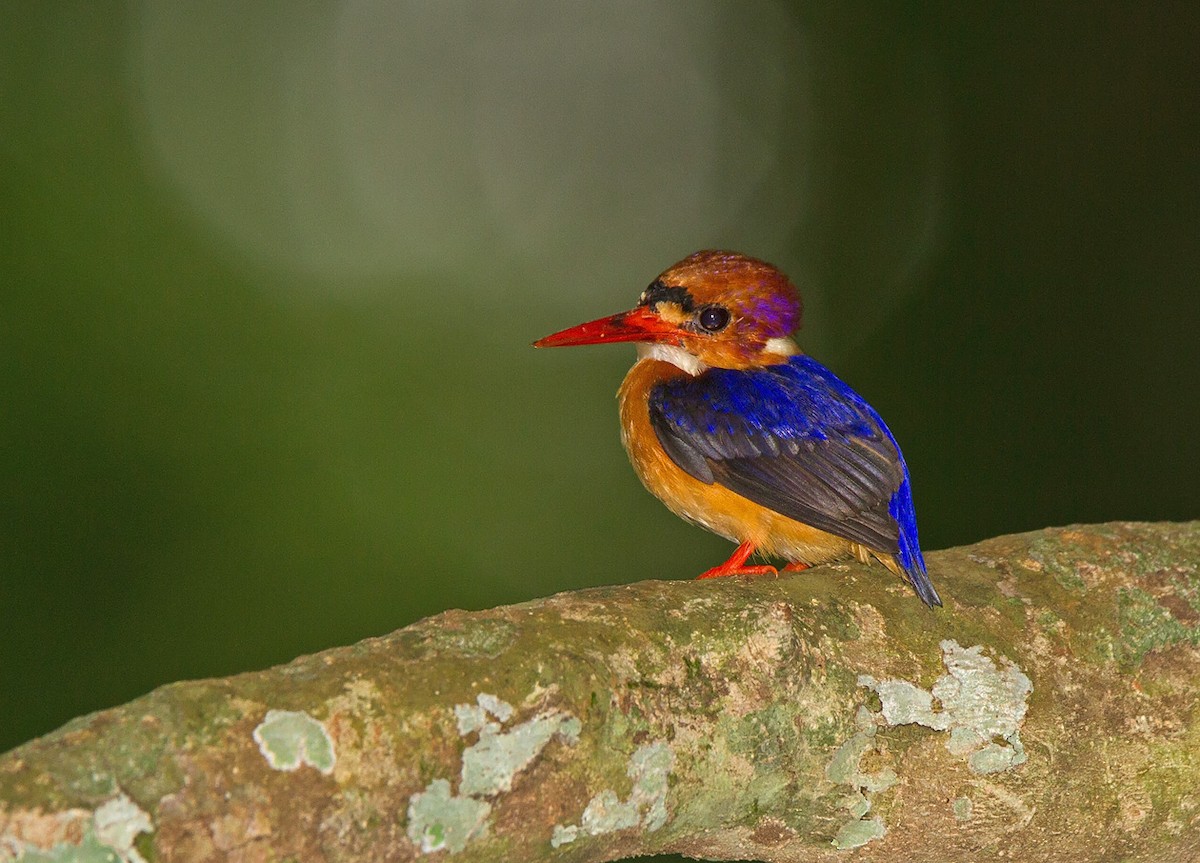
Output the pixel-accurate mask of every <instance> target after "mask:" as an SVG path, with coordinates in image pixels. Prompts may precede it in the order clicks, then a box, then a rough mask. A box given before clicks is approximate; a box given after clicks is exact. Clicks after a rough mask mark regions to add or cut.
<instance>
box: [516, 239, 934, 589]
mask: <svg viewBox="0 0 1200 863" xmlns="http://www.w3.org/2000/svg"><path fill="white" fill-rule="evenodd" d="M801 316H802V307H801V301H800V294H799V292H797V290H796V288H795V286H794V285H793V284H792V283H791V281H790V280H789V279H788V277H787V276H785V275H784V274H783V273H782V272H780V270H778V269H777V268H776V267H774V266H772V265H771V264H768V263H766V262H765V261H761V260H758V259H756V258H751V257H748V256H746V255H741V254H737V253H735V252H726V251H714V250H708V251H700V252H696V253H695V254H693V255H690V256H688V257H686V258H684V259H683V260H682V261H680V262H679V263H677V264H675V265H674V266H672V267H670V268H669V269H668V270H666V271H665V272H663V273H662V274H661V275H660V276H659V277H658V278H656V279H655V280H654V281H652V282H651V283H650V286H649V287H647V288H646V290H645V291H643V292H642V295H641V297H640V299H639V300H638V303H637V305H636V306H635V307H634V308H632V309H630V310H629V311H626V312H618V313H617V314H615V315H610V316H609V317H606V318H600V319H598V320H594V321H590V322H588V323H584V324H579V325H578V326H574V327H570V328H569V329H565V330H562V331H561V332H557V333H554V334H552V335H549V336H546V337H545V338H543V339H539V340H538V341H536V342H534V347H539V348H548V347H565V346H568V345H592V344H601V343H607V342H636V347H637V357H638V358H637V362H635V363H634V366H633V368H632V369H631V370H630V371H629V374H628V375H626V377H625V380H624V382H623V383H622V384H621V388H620V390H619V391H618V393H617V398H618V401H619V406H620V416H621V442H622V443H623V444H624V445H625V450H626V452H628V454H629V459H630V461H631V462H632V463H633V468H634V470H635V471H636V473H637V475H638V477H639V478H640V479H641V481H642V483H643V484H644V485H645V486H646V488H647V489H648V490H649V491H650V492H651V493H652V494H653V495H654V496H655V497H657V498H658V499H659V500H661V501H662V502H663V503H664V504H666V505H667V508H668V509H670V510H671V511H672V512H674V513H675V514H676V515H678V516H680V517H682V518H684V519H686V520H687V521H689V522H692V523H694V524H697V525H699V526H701V527H704V528H706V529H708V530H710V531H712V532H713V533H716V534H718V535H719V536H723V537H725V538H726V539H728V540H730V541H732V542H735V543H737V544H738V545H737V548H736V549H735V550H734V552H733V554H732V555H731V556H730V557H729V559H728V560H727V561H725V562H724V563H722V564H720V565H719V566H715V567H713V568H712V569H709V570H708V571H706V572H704V573H701V575H700V576H699V578H716V577H720V576H732V575H763V574H775V573H777V570H776V568H775V567H774V566H769V565H748V564H747V561H748V560H749V559H750V557H751V555H753V554H755V553H758V554H761V555H765V556H768V557H775V558H781V559H783V560H786V561H788V563H787V565H786V566H785V571H786V570H791V571H798V570H804V569H807V568H808V567H809V566H812V565H815V564H819V563H824V562H826V561H831V560H836V559H838V558H845V557H851V556H853V557H855V558H857V559H858V560H859V561H861V562H862V563H869V562H870V561H871V560H877V561H879V562H880V563H882V564H883V565H884V566H885V567H887V568H888V569H889V570H891V571H892V572H893V573H895V574H896V575H898V576H900V577H901V578H902V579H904V580H905V581H907V582H908V584H909V585H911V586H912V588H913V590H914V591H915V592H916V594H917V596H918V597H920V598H921V600H922V601H923V602H924V603H925V604H926V605H928V606H930V607H933V606H935V605H941V604H942V600H941V598H940V597H939V596H938V593H937V590H935V589H934V586H933V582H932V581H930V579H929V575H928V573H927V572H926V569H925V559H924V558H923V557H922V555H921V547H920V544H919V542H918V540H917V519H916V512H915V510H914V508H913V500H912V488H911V484H910V482H909V475H908V468H907V466H906V465H905V463H904V457H903V456H902V455H901V453H900V447H899V446H898V445H897V443H896V439H895V438H894V437H893V436H892V433H891V432H890V431H889V430H888V427H887V426H886V425H885V424H884V422H883V420H882V419H881V418H880V416H879V414H878V413H876V411H875V409H874V408H872V407H871V406H870V405H869V404H867V402H866V400H864V399H863V397H862V396H860V395H859V394H858V393H857V392H855V391H854V390H853V389H851V388H850V387H849V386H848V385H847V384H846V383H844V382H843V381H842V380H841V379H840V378H838V377H837V376H835V375H834V374H833V372H831V371H830V370H829V369H827V368H826V367H825V366H823V365H821V364H820V363H819V362H817V361H816V360H814V359H812V358H811V357H809V356H807V355H806V354H804V353H802V352H801V350H800V348H799V347H798V346H797V345H796V342H795V340H794V338H793V333H795V331H796V330H797V329H799V327H800V322H801Z"/></svg>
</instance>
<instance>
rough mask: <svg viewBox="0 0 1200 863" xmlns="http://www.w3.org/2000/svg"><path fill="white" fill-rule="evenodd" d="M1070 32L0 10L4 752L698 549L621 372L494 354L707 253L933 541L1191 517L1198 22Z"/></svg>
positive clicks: (81, 7) (973, 16)
mask: <svg viewBox="0 0 1200 863" xmlns="http://www.w3.org/2000/svg"><path fill="white" fill-rule="evenodd" d="M1078 8H1081V7H1078ZM1078 8H1076V9H1073V10H1068V9H1067V8H1065V7H1064V8H1058V7H1055V6H1042V5H1034V4H1031V5H1029V6H1026V7H1025V11H1024V12H1022V11H1021V10H1020V9H1019V8H1009V7H1006V11H1005V12H1004V13H1003V14H1001V13H999V12H989V11H985V6H984V5H983V4H958V3H932V4H920V5H915V4H914V5H907V4H896V3H876V4H861V3H859V4H856V3H850V4H845V3H840V2H839V3H821V4H808V3H790V4H788V3H782V4H781V3H763V2H746V3H727V2H709V0H696V2H676V3H661V4H658V3H654V4H652V3H637V2H629V3H617V4H604V3H601V4H586V5H585V4H561V3H553V2H543V3H536V2H515V3H505V4H486V5H485V4H478V3H408V2H379V0H340V2H310V3H300V4H296V3H283V2H262V3H244V2H232V0H224V2H211V3H204V4H179V3H173V2H167V0H146V2H140V3H139V2H128V3H119V2H103V0H87V2H76V3H61V2H36V3H5V4H3V5H2V6H0V157H2V158H0V204H2V208H0V291H2V293H0V296H2V297H3V300H2V303H3V305H2V314H0V382H2V387H3V389H2V392H3V399H4V407H3V412H2V418H0V447H2V449H0V482H2V484H0V490H2V500H3V508H4V512H3V518H2V519H0V750H3V749H6V748H8V747H10V746H13V745H16V744H17V743H19V742H21V741H23V740H25V739H28V738H30V737H32V736H35V735H38V734H41V733H44V732H46V731H49V730H50V729H52V728H54V727H56V726H57V725H59V724H60V723H62V722H64V721H65V720H67V719H69V718H70V717H72V716H74V715H76V714H79V713H82V712H85V711H90V710H94V709H97V708H101V707H106V706H109V705H112V704H116V703H119V702H122V701H125V700H127V699H129V698H132V697H134V696H136V695H139V694H141V693H143V692H146V691H147V690H149V689H151V688H152V687H154V686H156V685H158V684H161V683H164V682H167V681H170V680H175V679H179V678H189V677H199V676H208V675H223V674H228V673H231V672H236V671H240V670H246V669H256V668H261V667H264V666H268V665H271V664H273V663H278V662H283V661H286V660H288V659H290V658H292V657H294V656H296V655H298V654H301V653H305V652H311V651H316V650H320V649H322V648H326V647H330V646H333V645H339V644H345V643H349V642H353V641H355V640H357V639H360V638H363V637H365V636H369V635H375V634H380V633H384V632H388V631H390V630H392V629H395V628H397V627H400V626H403V625H405V624H408V623H411V622H412V621H414V620H416V619H418V618H420V617H423V616H425V615H429V614H433V613H435V612H438V611H440V610H443V609H446V608H451V607H461V608H485V607H488V606H492V605H495V604H498V603H508V602H515V601H519V600H524V599H529V598H532V597H537V596H541V595H544V594H547V593H551V592H554V591H559V590H565V589H570V588H579V587H586V586H589V585H598V584H605V583H611V582H618V581H628V580H635V579H642V578H649V577H662V578H687V577H691V576H693V575H695V574H696V573H697V572H699V571H701V570H702V569H704V568H706V567H708V566H711V565H713V564H714V563H716V562H718V561H719V560H721V559H723V555H724V554H726V553H727V551H728V544H727V543H725V542H723V541H722V540H720V539H717V538H715V537H711V536H709V535H708V534H706V533H704V532H702V531H700V530H698V529H696V528H693V527H690V526H688V525H685V524H684V523H682V522H681V521H679V520H678V519H676V518H675V517H674V516H672V515H671V514H670V513H668V512H667V511H666V510H665V509H664V508H662V507H661V506H660V505H659V504H658V503H657V502H656V501H654V500H653V499H652V498H651V497H650V496H649V495H648V494H646V493H645V492H644V491H643V490H642V488H641V486H640V485H639V484H638V482H637V480H636V479H635V478H634V476H633V474H632V472H631V470H630V469H629V467H628V465H627V463H626V460H625V456H624V453H623V452H622V450H621V447H620V444H619V441H618V435H617V425H616V405H615V403H614V400H613V393H614V392H615V390H616V387H617V385H618V382H619V381H620V378H621V376H622V374H623V373H624V370H625V369H626V368H627V367H628V365H629V364H630V362H631V361H632V356H633V351H632V349H631V348H629V347H628V346H622V347H614V348H607V349H605V348H588V349H578V350H574V351H561V352H549V351H546V352H536V351H534V350H532V349H531V348H530V347H529V343H530V341H531V340H533V339H534V338H536V337H538V336H541V335H544V334H546V333H548V332H550V331H552V330H555V329H559V328H561V327H564V326H566V325H568V324H572V323H576V322H579V321H581V320H584V319H586V318H590V317H595V316H598V315H601V314H606V313H609V312H612V311H616V310H618V309H620V308H625V307H627V306H628V305H629V304H631V303H632V302H633V301H634V299H635V298H636V296H637V294H638V292H639V291H640V290H641V289H642V288H643V287H644V286H645V285H646V284H647V283H648V282H649V281H650V280H651V279H652V278H653V277H654V276H655V275H656V274H657V273H658V272H659V271H660V270H662V269H663V268H665V267H666V266H667V265H669V264H671V263H672V262H674V261H675V260H676V259H678V258H680V257H682V256H684V255H685V254H687V253H689V252H691V251H693V250H694V249H697V248H702V247H713V246H718V247H731V248H736V249H739V250H742V251H745V252H748V253H751V254H755V255H758V256H760V257H765V258H767V259H769V260H772V261H774V262H776V263H778V264H779V265H781V266H782V267H784V268H785V269H786V270H787V271H788V272H789V273H791V274H792V275H793V277H794V278H795V280H796V281H797V283H798V284H799V285H800V287H801V290H802V291H803V293H804V295H805V299H806V303H807V320H806V324H805V328H804V330H803V331H802V333H801V342H802V344H803V345H804V346H805V347H806V349H808V350H809V351H810V352H811V353H813V354H815V355H816V356H818V357H819V358H821V359H822V360H824V361H825V362H827V363H828V364H830V365H831V366H832V367H833V368H834V369H835V370H836V371H837V372H838V373H840V374H841V375H842V376H843V377H845V378H846V379H848V380H849V381H850V382H851V383H852V384H854V385H855V386H856V387H857V388H858V389H859V390H860V391H861V392H863V393H864V394H865V395H866V396H867V397H868V398H869V399H870V400H871V401H872V402H873V403H874V404H875V406H876V407H877V408H878V409H879V410H880V412H881V413H882V414H883V415H884V416H885V417H886V418H887V420H888V422H889V423H890V425H891V426H892V429H893V431H894V432H895V433H896V435H897V437H898V438H899V439H900V441H901V442H902V443H903V445H904V449H905V453H906V455H907V457H908V461H909V465H910V467H911V469H912V473H913V475H914V477H915V494H916V501H917V507H918V512H919V514H920V523H921V530H922V537H923V540H924V544H925V546H926V548H940V547H945V546H948V545H953V544H959V543H967V542H972V541H975V540H978V539H981V538H983V537H986V536H989V535H994V534H998V533H1004V532H1010V531H1021V530H1029V529H1033V528H1038V527H1043V526H1046V525H1052V524H1063V523H1069V522H1091V521H1101V520H1108V519H1185V518H1192V517H1196V516H1198V515H1200V469H1198V468H1197V464H1198V462H1200V447H1198V444H1197V438H1198V436H1197V425H1198V423H1200V400H1198V399H1197V375H1198V373H1200V347H1198V346H1197V335H1196V334H1197V332H1198V327H1200V299H1198V298H1197V274H1198V273H1200V122H1198V120H1200V98H1198V97H1197V82H1198V81H1200V61H1198V59H1197V58H1198V55H1200V52H1198V51H1197V47H1196V46H1197V45H1200V6H1197V5H1196V4H1175V5H1172V4H1145V5H1144V6H1140V7H1136V8H1134V7H1133V5H1132V4H1129V8H1125V6H1124V5H1118V4H1105V3H1102V4H1096V5H1092V6H1090V7H1089V11H1087V12H1086V13H1083V12H1080V11H1078Z"/></svg>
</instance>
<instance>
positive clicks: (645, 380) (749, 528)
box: [617, 359, 867, 564]
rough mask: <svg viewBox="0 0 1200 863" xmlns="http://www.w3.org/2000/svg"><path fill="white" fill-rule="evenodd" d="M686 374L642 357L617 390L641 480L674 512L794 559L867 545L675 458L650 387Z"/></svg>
mask: <svg viewBox="0 0 1200 863" xmlns="http://www.w3.org/2000/svg"><path fill="white" fill-rule="evenodd" d="M683 374H686V372H683V371H681V370H680V369H678V368H676V367H675V366H674V365H672V364H671V363H667V362H663V361H661V360H654V359H640V360H638V361H637V363H636V364H634V367H633V368H632V369H630V371H629V374H628V375H626V376H625V380H624V382H623V383H622V384H621V389H620V391H619V392H618V393H617V397H618V399H619V401H620V410H621V442H622V443H624V444H625V450H626V451H627V452H628V453H629V460H630V461H631V462H633V469H634V470H635V471H636V472H637V475H638V477H639V478H640V479H641V481H642V484H643V485H645V486H646V488H647V489H649V490H650V493H651V494H653V495H654V496H655V497H657V498H658V499H659V500H661V501H662V502H663V503H665V504H666V505H667V508H668V509H670V510H671V511H672V512H673V513H675V514H676V515H678V516H680V517H681V518H684V519H686V520H688V521H690V522H693V523H694V524H698V525H700V526H701V527H704V528H707V529H708V530H711V531H712V532H713V533H715V534H718V535H719V536H723V537H725V538H726V539H730V540H733V541H734V542H738V543H741V542H745V541H747V540H750V541H751V542H753V543H754V545H755V546H756V547H757V548H758V549H759V550H760V551H762V552H764V553H766V554H770V555H774V556H777V557H782V558H785V559H787V560H789V561H792V562H800V563H809V564H815V563H823V562H825V561H827V560H832V559H834V558H838V557H845V556H847V555H850V554H855V555H856V556H858V557H859V558H860V559H863V560H865V559H866V555H867V549H865V548H862V547H861V546H859V545H858V544H857V543H853V542H850V541H849V540H846V539H842V538H841V537H837V536H834V535H833V534H831V533H827V532H825V531H823V530H818V529H817V528H815V527H810V526H809V525H806V524H802V523H800V522H798V521H795V520H793V519H790V518H788V517H786V516H783V515H780V514H779V513H777V512H775V511H774V510H770V509H767V508H766V507H764V506H760V505H759V504H757V503H755V502H754V501H752V500H749V499H747V498H744V497H742V496H741V495H740V494H736V493H735V492H732V491H730V490H729V489H727V488H725V487H724V486H722V485H719V484H717V483H712V484H707V483H703V482H701V481H700V480H698V479H696V478H695V477H693V476H692V475H691V474H689V473H687V472H686V471H685V470H683V469H682V468H680V467H679V466H678V465H676V464H675V462H673V461H672V460H671V457H670V456H669V455H667V453H666V451H665V450H664V449H663V448H662V445H661V444H660V443H659V442H658V436H657V435H656V434H655V432H654V428H653V426H651V424H650V404H649V399H650V390H651V389H652V388H653V387H654V386H655V384H657V383H659V382H660V381H664V380H669V379H671V378H675V377H678V376H680V375H683Z"/></svg>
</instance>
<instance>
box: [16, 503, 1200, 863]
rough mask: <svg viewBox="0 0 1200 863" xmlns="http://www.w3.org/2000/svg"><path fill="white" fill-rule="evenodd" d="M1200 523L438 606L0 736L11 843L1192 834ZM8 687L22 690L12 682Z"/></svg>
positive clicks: (1014, 846) (975, 855)
mask: <svg viewBox="0 0 1200 863" xmlns="http://www.w3.org/2000/svg"><path fill="white" fill-rule="evenodd" d="M1198 561H1200V522H1193V523H1189V524H1182V525H1180V524H1124V523H1122V524H1107V525H1097V526H1090V527H1071V528H1064V529H1052V530H1044V531H1038V532H1035V533H1029V534H1022V535H1018V536H1006V537H1000V538H997V539H993V540H989V541H986V542H982V543H979V544H978V545H973V546H968V547H964V548H957V549H951V550H949V551H943V552H937V553H934V554H931V555H930V556H929V562H930V572H931V575H932V576H933V579H934V581H935V583H936V584H937V585H938V588H939V590H940V591H941V594H942V596H943V598H944V599H945V602H946V605H945V607H944V608H943V609H939V610H934V611H930V610H928V609H926V608H925V607H924V606H922V605H921V603H920V602H919V601H917V599H916V598H915V597H914V596H913V595H912V593H911V591H910V590H909V589H908V588H907V587H905V586H904V585H902V584H900V583H899V582H898V581H897V580H895V579H894V578H893V577H892V576H890V575H889V574H888V573H887V572H886V571H885V570H883V569H882V568H881V567H878V566H863V565H859V564H857V563H845V564H839V565H830V566H823V567H818V568H814V569H812V570H809V571H807V572H803V573H795V574H793V573H788V574H786V575H784V576H783V577H780V578H778V579H776V578H771V577H758V578H750V579H746V578H727V579H716V580H712V581H703V582H694V581H645V582H641V583H638V584H629V585H622V586H617V587H606V588H598V589H592V590H581V591H575V592H571V593H563V594H559V595H557V596H552V597H549V598H547V599H541V600H537V601H534V602H527V603H523V604H521V605H514V606H509V607H504V608H496V609H492V610H490V611H481V612H472V613H468V612H463V611H448V612H446V613H444V614H440V615H438V616H436V617H432V618H429V619H427V620H423V621H420V622H419V623H416V624H414V625H412V626H409V627H407V628H405V629H401V630H399V631H397V632H394V633H392V634H391V635H388V636H385V637H382V638H375V639H369V640H367V641H363V642H361V643H359V644H356V645H352V646H350V647H345V648H338V649H334V650H328V651H325V652H324V653H320V654H317V655H315V656H309V657H302V658H300V659H297V660H296V661H294V662H292V663H289V664H287V665H284V666H280V667H278V668H273V669H269V670H267V671H261V672H255V673H251V674H241V675H238V676H235V677H230V678H226V679H220V680H203V681H193V682H185V683H175V684H171V685H168V686H164V687H162V688H160V689H158V690H155V691H154V692H152V693H150V694H149V695H146V696H144V697H142V698H139V699H137V700H136V701H133V702H130V703H129V704H126V705H124V706H122V707H118V708H115V709H112V710H105V711H101V712H99V713H94V714H92V715H90V716H85V717H82V718H80V719H77V720H75V721H73V722H71V723H69V724H68V725H66V726H64V727H63V728H61V729H59V730H58V731H55V732H53V733H52V734H49V735H47V736H45V737H43V738H40V739H38V740H35V741H32V742H31V743H28V744H26V745H24V746H21V747H19V748H17V749H15V750H13V751H11V752H9V753H7V754H6V755H3V756H0V861H5V863H7V861H10V860H16V859H24V860H26V861H30V863H34V861H36V863H48V861H59V860H67V859H71V860H81V859H86V860H93V859H94V860H109V861H115V860H118V859H120V860H123V861H125V863H141V861H143V860H146V861H176V860H178V861H185V860H186V861H217V860H236V861H247V863H249V861H286V860H296V861H343V860H344V861H373V860H380V861H382V860H388V861H405V860H418V859H421V860H431V861H454V863H456V862H457V861H498V860H514V861H518V860H519V861H536V860H571V861H602V860H615V859H620V858H622V857H626V856H632V855H637V854H650V853H661V852H668V851H674V852H680V853H683V854H686V855H688V856H692V857H699V858H704V859H711V860H726V859H750V860H763V861H776V860H779V861H785V860H786V861H835V860H837V861H842V860H855V861H860V860H861V861H881V863H882V861H912V860H921V861H923V863H937V861H982V860H993V859H1011V860H1019V861H1110V860H1147V861H1148V860H1154V861H1171V860H1179V861H1185V860H1186V861H1194V860H1197V859H1200V715H1198V712H1197V704H1198V701H1197V695H1198V694H1200V651H1198V650H1197V645H1198V644H1200V573H1198V572H1197V562H1198ZM7 709H12V706H11V705H9V706H8V708H7Z"/></svg>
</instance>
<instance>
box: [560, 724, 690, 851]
mask: <svg viewBox="0 0 1200 863" xmlns="http://www.w3.org/2000/svg"><path fill="white" fill-rule="evenodd" d="M674 766H675V753H674V752H673V751H672V750H671V747H670V746H668V745H667V744H666V743H664V742H661V741H659V742H656V743H647V744H645V745H643V746H640V747H638V749H637V751H636V752H634V753H633V755H631V756H630V758H629V764H628V765H627V767H626V773H627V774H628V776H629V778H630V779H632V780H633V790H632V791H631V792H630V794H629V797H628V798H626V799H625V800H621V798H620V797H618V796H617V794H616V792H614V791H613V790H612V789H609V788H606V789H604V790H603V791H601V792H600V793H598V794H596V795H594V796H593V797H592V799H591V800H589V801H588V804H587V807H586V808H585V809H584V810H583V814H582V815H581V816H580V819H579V824H578V825H573V824H557V825H555V827H554V832H553V834H552V835H551V837H550V844H551V845H553V846H554V847H555V848H557V847H558V846H559V845H563V844H566V843H568V842H574V841H575V839H577V838H578V837H579V835H580V834H585V835H588V836H600V835H602V834H605V833H613V832H615V831H618V830H629V829H631V828H634V827H639V826H641V827H644V828H645V829H646V830H647V831H651V832H653V831H655V830H658V829H659V828H660V827H662V826H663V825H664V824H666V823H667V789H668V780H669V778H670V775H671V768H672V767H674Z"/></svg>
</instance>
